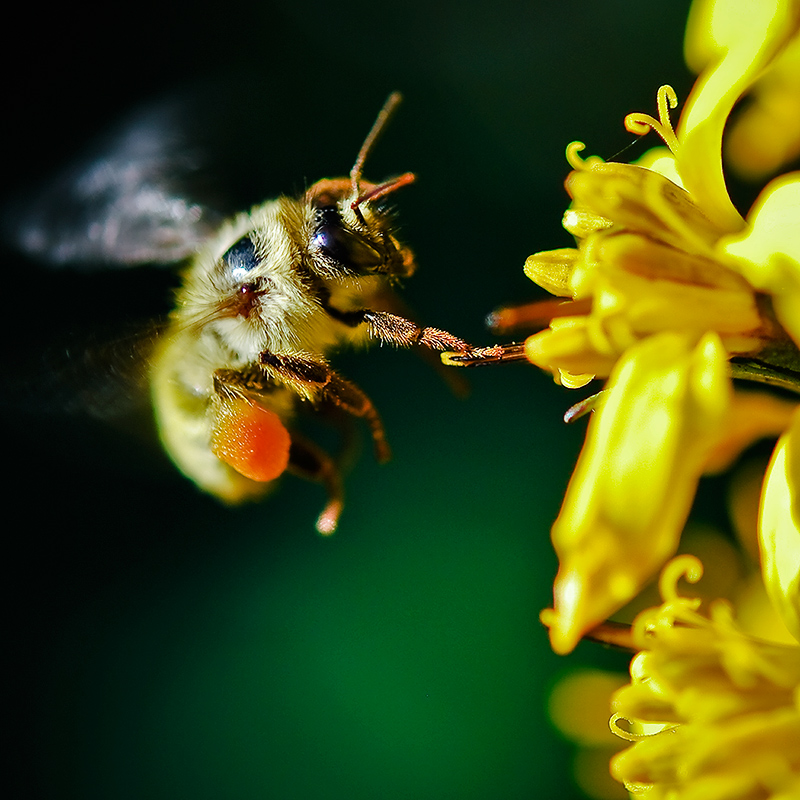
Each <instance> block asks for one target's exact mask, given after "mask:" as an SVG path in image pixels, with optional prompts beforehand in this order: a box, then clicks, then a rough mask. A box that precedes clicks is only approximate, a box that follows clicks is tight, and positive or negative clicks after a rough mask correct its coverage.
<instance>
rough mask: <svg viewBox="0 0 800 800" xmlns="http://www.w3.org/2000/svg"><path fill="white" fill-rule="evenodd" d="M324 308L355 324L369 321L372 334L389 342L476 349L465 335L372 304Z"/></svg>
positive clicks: (354, 325) (353, 325)
mask: <svg viewBox="0 0 800 800" xmlns="http://www.w3.org/2000/svg"><path fill="white" fill-rule="evenodd" d="M324 308H325V310H326V311H327V312H328V313H329V314H330V315H331V316H332V317H333V318H334V319H337V320H339V322H343V323H344V324H345V325H349V326H350V327H351V328H355V327H356V326H357V325H361V324H364V323H366V325H367V330H368V331H369V334H370V336H372V337H374V338H375V339H380V341H382V342H386V343H387V344H393V345H396V346H398V347H412V346H413V345H415V344H418V345H422V346H423V347H428V348H430V349H431V350H455V351H458V352H464V351H467V350H471V349H472V348H471V346H470V345H469V344H467V343H466V342H465V341H464V340H463V339H459V338H458V336H453V334H452V333H448V332H447V331H443V330H441V329H440V328H422V327H420V326H419V325H417V323H416V322H414V321H412V320H410V319H407V318H406V317H401V316H400V315H399V314H390V313H389V312H388V311H373V310H372V309H369V308H362V309H357V310H354V311H340V310H339V309H338V308H335V307H334V306H331V305H330V304H328V303H326V304H325V305H324Z"/></svg>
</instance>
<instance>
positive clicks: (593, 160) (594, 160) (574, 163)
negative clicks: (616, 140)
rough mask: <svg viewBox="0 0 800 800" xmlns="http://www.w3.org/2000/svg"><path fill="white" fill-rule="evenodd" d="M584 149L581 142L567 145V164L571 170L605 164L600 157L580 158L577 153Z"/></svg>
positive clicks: (584, 146)
mask: <svg viewBox="0 0 800 800" xmlns="http://www.w3.org/2000/svg"><path fill="white" fill-rule="evenodd" d="M585 149H586V145H585V144H584V143H583V142H570V143H569V144H568V145H567V162H568V163H569V165H570V166H571V167H572V168H573V169H587V168H588V167H591V166H593V165H595V164H603V163H605V162H604V161H603V159H602V158H600V156H589V158H585V159H584V158H581V157H580V156H579V155H578V153H580V152H581V151H582V150H585Z"/></svg>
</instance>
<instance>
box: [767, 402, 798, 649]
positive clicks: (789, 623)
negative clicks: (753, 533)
mask: <svg viewBox="0 0 800 800" xmlns="http://www.w3.org/2000/svg"><path fill="white" fill-rule="evenodd" d="M759 543H760V549H761V570H762V572H763V575H764V584H765V585H766V587H767V592H768V594H769V596H770V599H771V600H772V602H773V604H774V605H775V607H776V609H777V610H778V611H779V613H780V614H781V617H782V618H783V621H784V622H785V623H786V627H787V628H788V629H789V630H790V631H791V632H792V634H793V635H794V636H795V638H797V639H798V640H799V641H800V414H795V417H794V421H793V423H792V426H791V428H790V429H789V431H788V432H787V433H785V434H784V435H783V436H782V437H781V440H780V441H779V442H778V446H777V447H776V448H775V453H774V455H773V457H772V461H771V462H770V466H769V469H768V470H767V477H766V480H765V488H764V494H763V496H762V499H761V518H760V521H759Z"/></svg>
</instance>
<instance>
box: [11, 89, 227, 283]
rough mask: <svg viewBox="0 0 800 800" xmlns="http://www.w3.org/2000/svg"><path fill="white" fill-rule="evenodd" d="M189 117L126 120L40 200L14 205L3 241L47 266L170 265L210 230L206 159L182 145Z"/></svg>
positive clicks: (181, 107)
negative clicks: (203, 198) (204, 196)
mask: <svg viewBox="0 0 800 800" xmlns="http://www.w3.org/2000/svg"><path fill="white" fill-rule="evenodd" d="M189 120H190V108H189V106H188V105H187V104H186V103H183V104H182V103H179V102H169V103H162V104H160V105H158V106H155V107H152V108H150V109H148V110H146V111H145V112H143V113H139V114H136V115H134V116H133V117H131V118H129V119H128V120H126V121H125V122H124V123H123V124H122V125H120V126H118V127H117V128H116V129H115V130H113V131H112V132H111V133H110V135H108V136H106V137H105V138H104V139H102V140H101V141H100V142H99V143H98V144H97V146H96V147H95V148H93V149H92V150H90V152H89V154H88V155H87V156H85V157H83V158H81V159H78V161H77V162H76V163H74V164H72V165H71V166H69V167H68V168H67V169H66V170H64V172H62V173H61V174H60V175H58V176H57V177H56V179H55V180H54V181H52V182H51V183H50V184H49V185H47V186H46V187H45V188H44V189H43V190H40V191H38V192H35V193H33V195H32V196H31V197H30V198H29V199H28V200H27V201H26V200H22V201H20V202H19V203H17V204H15V207H14V208H12V209H11V211H10V212H9V214H8V215H7V218H6V219H5V220H4V229H5V230H4V232H5V234H6V239H8V240H10V242H11V243H12V244H14V245H15V246H16V247H18V248H19V249H21V250H22V251H23V252H25V253H27V254H28V255H31V256H33V257H35V258H37V259H39V260H42V261H45V262H48V263H50V264H51V265H53V266H63V265H74V266H78V267H82V268H89V269H96V268H98V267H101V266H133V265H137V264H146V263H173V262H176V261H180V260H181V259H183V258H185V257H186V256H188V255H189V254H191V253H192V252H194V251H195V250H196V249H197V247H198V246H199V245H200V244H201V243H202V242H203V241H204V240H205V239H206V238H207V237H208V236H209V234H210V233H212V232H213V231H214V230H215V229H216V227H217V226H218V225H219V222H220V217H219V215H218V214H217V213H215V212H213V211H211V210H210V208H209V207H208V206H206V205H204V204H202V203H201V202H197V201H196V200H194V199H193V197H194V196H195V195H197V196H199V195H200V194H201V192H200V190H199V189H200V186H201V184H202V181H203V178H204V177H205V176H204V173H205V172H206V170H205V168H206V164H205V161H206V154H205V153H204V151H203V148H202V147H201V146H199V145H193V144H192V143H190V141H189V135H188V131H189Z"/></svg>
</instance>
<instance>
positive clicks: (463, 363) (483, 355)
mask: <svg viewBox="0 0 800 800" xmlns="http://www.w3.org/2000/svg"><path fill="white" fill-rule="evenodd" d="M527 360H528V359H527V357H526V355H525V345H524V344H517V343H514V344H495V345H491V346H489V347H475V348H473V349H471V350H466V351H465V350H461V351H458V352H455V353H453V352H447V353H442V363H443V364H445V365H446V366H448V367H483V366H486V365H487V364H503V363H509V362H512V361H527Z"/></svg>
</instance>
